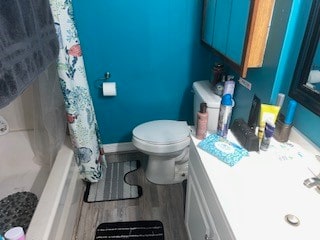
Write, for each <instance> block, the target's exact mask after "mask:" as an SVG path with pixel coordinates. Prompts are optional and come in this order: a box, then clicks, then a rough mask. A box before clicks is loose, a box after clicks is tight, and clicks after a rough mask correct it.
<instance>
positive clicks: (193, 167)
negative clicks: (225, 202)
mask: <svg viewBox="0 0 320 240" xmlns="http://www.w3.org/2000/svg"><path fill="white" fill-rule="evenodd" d="M185 225H186V229H187V233H188V236H189V239H190V240H202V239H203V240H205V239H207V240H235V238H234V235H233V233H232V230H231V228H230V226H229V223H228V221H227V219H226V217H225V215H224V212H223V210H222V208H221V206H220V203H219V200H218V198H217V196H216V194H215V191H214V189H213V187H212V184H210V182H209V179H208V176H207V174H206V172H205V170H204V168H203V165H202V163H201V159H200V157H199V155H198V153H197V150H196V147H195V145H194V143H193V142H191V144H190V160H189V174H188V184H187V196H186V209H185Z"/></svg>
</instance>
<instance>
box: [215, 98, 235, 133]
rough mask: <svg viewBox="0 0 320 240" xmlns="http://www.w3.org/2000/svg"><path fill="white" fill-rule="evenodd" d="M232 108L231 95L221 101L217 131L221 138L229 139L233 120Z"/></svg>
mask: <svg viewBox="0 0 320 240" xmlns="http://www.w3.org/2000/svg"><path fill="white" fill-rule="evenodd" d="M232 107H233V100H232V97H231V94H226V95H224V96H223V97H222V100H221V105H220V112H219V120H218V129H217V134H218V135H219V136H221V137H227V134H228V128H229V125H230V120H231V114H232Z"/></svg>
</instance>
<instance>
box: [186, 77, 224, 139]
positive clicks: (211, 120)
mask: <svg viewBox="0 0 320 240" xmlns="http://www.w3.org/2000/svg"><path fill="white" fill-rule="evenodd" d="M192 88H193V91H194V98H193V112H194V124H195V125H196V124H197V113H198V111H199V110H200V103H202V102H205V103H207V112H208V126H207V127H208V132H210V133H214V132H216V131H217V126H218V118H219V110H220V102H221V97H219V96H218V95H216V94H214V92H213V91H212V90H211V84H210V83H209V81H208V80H204V81H197V82H194V83H193V86H192Z"/></svg>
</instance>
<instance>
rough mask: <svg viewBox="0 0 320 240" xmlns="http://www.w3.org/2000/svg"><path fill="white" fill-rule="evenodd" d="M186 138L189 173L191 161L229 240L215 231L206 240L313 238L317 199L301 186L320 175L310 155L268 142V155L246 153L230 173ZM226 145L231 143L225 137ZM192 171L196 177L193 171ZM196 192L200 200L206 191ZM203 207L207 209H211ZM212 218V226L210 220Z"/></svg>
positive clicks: (316, 233) (294, 147)
mask: <svg viewBox="0 0 320 240" xmlns="http://www.w3.org/2000/svg"><path fill="white" fill-rule="evenodd" d="M191 138H192V146H191V150H190V151H194V150H192V149H193V147H195V148H194V149H195V153H193V154H190V156H191V157H192V156H198V157H199V158H198V159H199V160H197V159H190V162H191V168H193V166H194V165H195V161H200V164H201V165H202V166H203V169H204V172H205V174H206V175H207V180H208V184H209V185H211V187H212V191H213V193H215V195H216V199H217V200H218V202H219V204H220V206H221V209H222V210H223V213H224V216H225V218H226V220H227V223H228V224H229V226H228V228H230V229H231V230H232V233H233V235H234V236H233V237H230V236H225V237H224V236H223V234H224V233H221V232H219V228H218V227H216V230H217V232H218V236H216V238H215V237H213V238H212V239H221V240H222V239H223V240H226V239H233V238H234V239H237V240H257V239H259V240H264V239H266V240H270V239H281V240H298V239H299V240H301V239H304V240H308V239H318V238H319V235H320V233H319V230H318V229H319V216H320V215H319V214H320V194H319V193H318V191H317V190H316V188H307V187H306V186H305V185H304V184H303V182H304V180H305V179H307V178H311V177H314V176H315V175H318V174H319V173H320V162H319V161H318V160H317V159H316V156H315V155H314V153H311V152H310V151H308V150H306V149H308V148H305V147H302V146H300V145H298V144H297V143H295V142H291V141H289V142H288V143H279V142H277V141H276V140H274V139H272V140H271V143H270V147H269V149H268V151H260V152H249V155H248V156H244V157H243V158H242V159H241V160H240V161H239V162H237V163H236V164H235V165H234V166H232V167H230V166H229V165H227V164H226V163H224V162H222V161H220V160H219V159H217V158H215V157H214V156H212V155H211V154H209V153H207V152H205V151H204V150H202V149H200V148H199V147H197V145H198V144H199V142H200V140H198V139H196V138H195V137H194V135H192V136H191ZM228 140H230V141H232V142H236V140H235V138H234V137H233V136H232V133H231V132H230V133H228ZM194 154H195V155H194ZM317 154H319V152H318V153H317ZM193 158H197V157H193ZM192 171H194V172H195V176H197V170H196V169H193V170H192ZM200 186H203V184H202V185H201V183H200ZM200 188H202V187H200ZM202 191H203V195H206V193H205V192H206V190H202ZM187 202H188V199H187ZM206 204H207V205H208V209H210V206H211V204H212V203H211V202H206ZM187 206H189V205H188V203H187ZM189 207H190V206H189ZM186 211H187V210H186ZM212 218H213V219H214V220H218V219H215V216H212ZM187 221H188V220H186V224H187ZM218 221H219V220H218ZM290 221H291V223H289V222H290ZM187 228H188V226H187ZM188 231H189V229H188ZM191 235H192V234H191ZM206 235H207V233H206ZM231 235H232V234H231ZM189 236H190V232H189ZM210 239H211V238H210Z"/></svg>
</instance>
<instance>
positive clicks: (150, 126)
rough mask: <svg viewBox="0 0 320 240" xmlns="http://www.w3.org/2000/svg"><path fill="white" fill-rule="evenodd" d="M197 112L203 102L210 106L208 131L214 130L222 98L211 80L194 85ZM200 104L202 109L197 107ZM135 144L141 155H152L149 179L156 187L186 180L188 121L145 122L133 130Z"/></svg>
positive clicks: (148, 172) (188, 138) (147, 175)
mask: <svg viewBox="0 0 320 240" xmlns="http://www.w3.org/2000/svg"><path fill="white" fill-rule="evenodd" d="M193 90H194V92H195V95H194V111H195V116H196V112H197V111H198V110H199V107H200V103H201V102H206V103H207V105H208V114H209V121H211V123H208V130H209V131H215V130H216V128H217V119H218V115H219V108H220V100H221V99H220V97H218V96H216V95H215V94H214V93H213V92H212V91H211V90H210V84H209V82H208V81H199V82H195V83H194V84H193ZM198 105H199V106H198ZM132 135H133V136H132V143H133V145H134V146H135V147H136V148H137V149H138V150H139V151H141V152H143V153H145V154H147V155H149V158H148V166H147V169H146V177H147V179H148V180H149V181H150V182H153V183H156V184H174V183H179V182H182V181H183V180H184V179H186V178H187V174H188V160H189V143H190V136H189V135H190V128H189V126H188V125H187V122H184V121H174V120H157V121H151V122H146V123H143V124H141V125H139V126H137V127H136V128H134V129H133V131H132Z"/></svg>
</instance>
